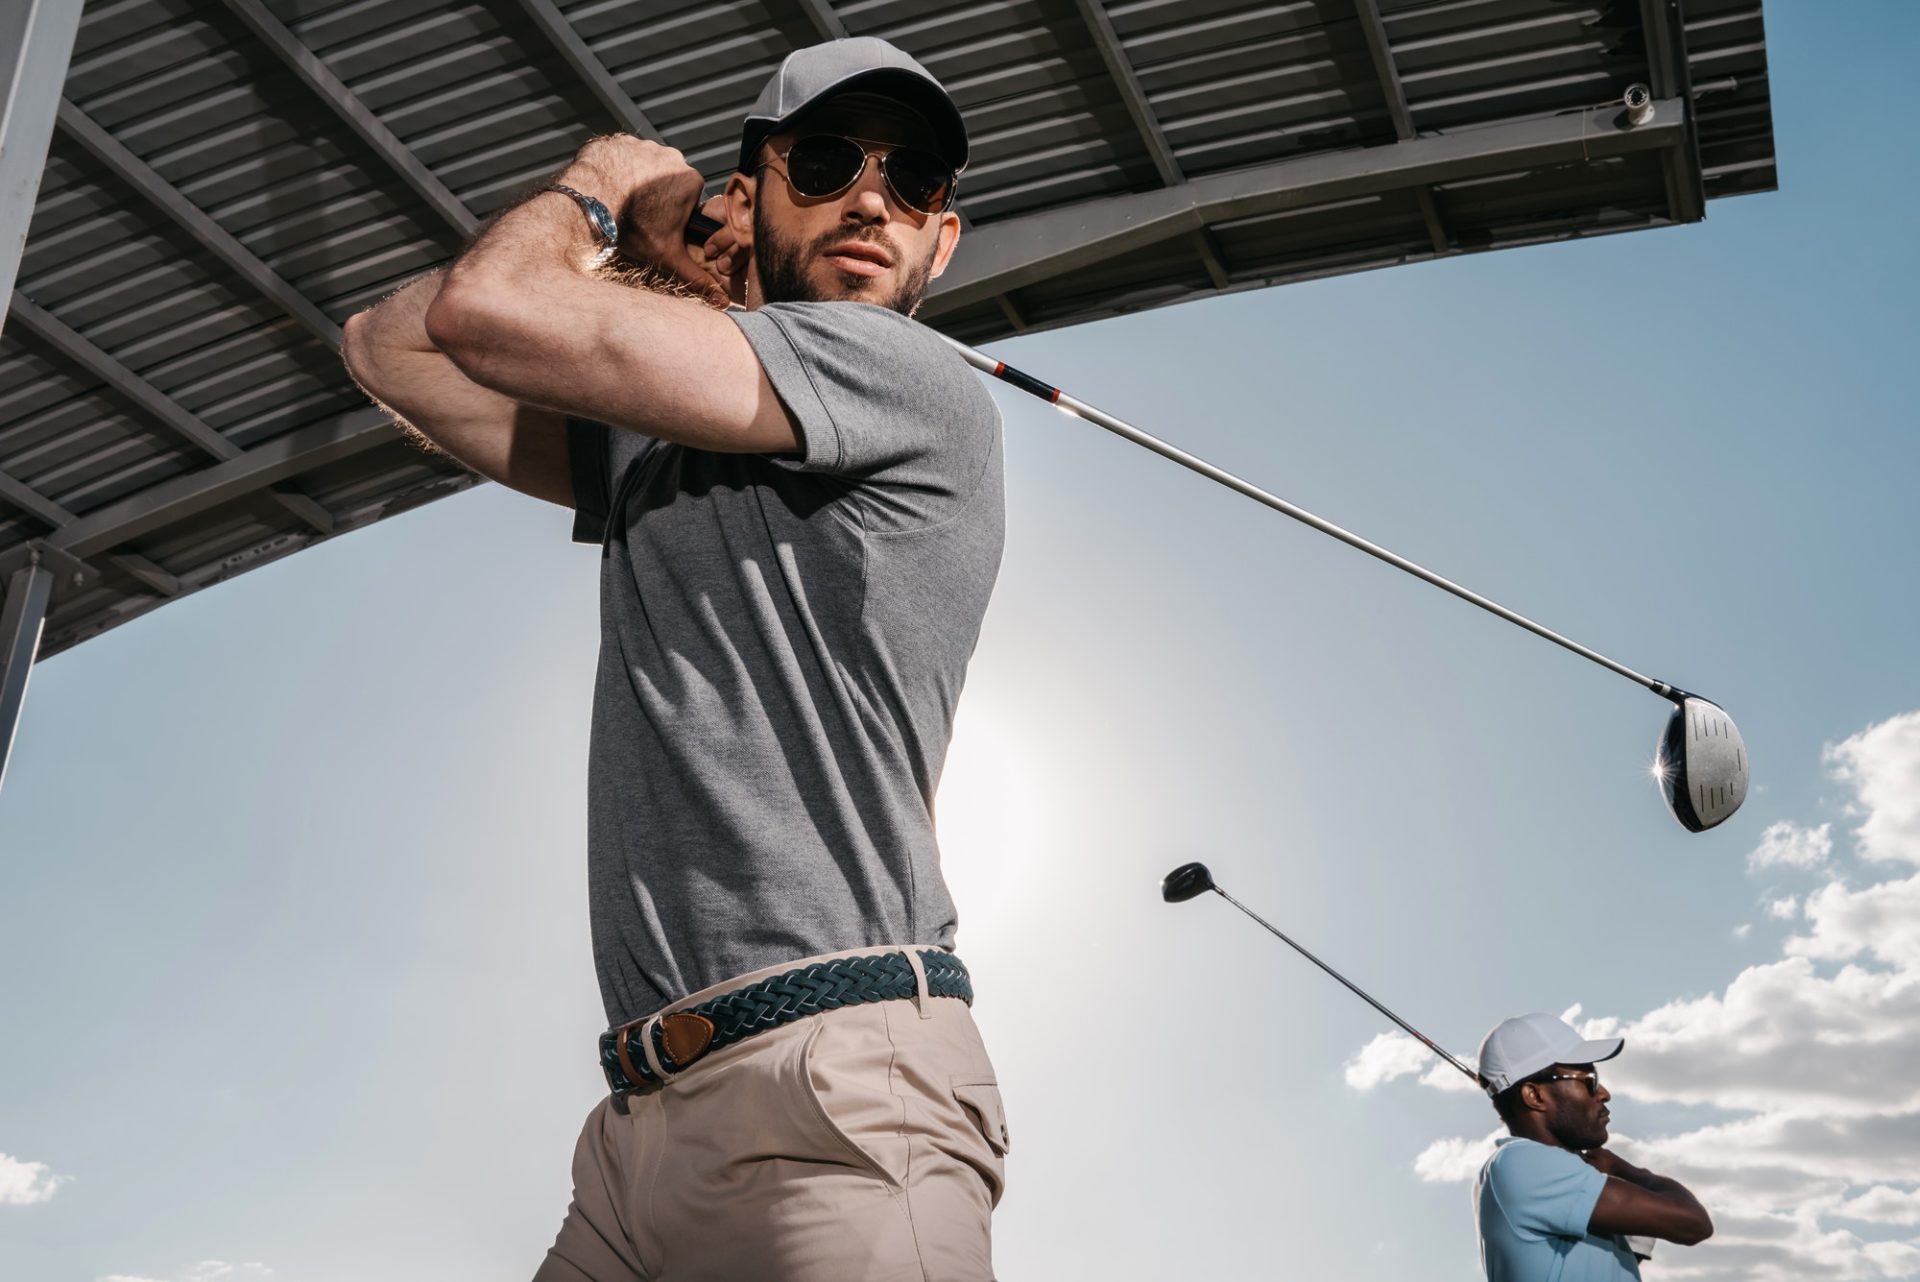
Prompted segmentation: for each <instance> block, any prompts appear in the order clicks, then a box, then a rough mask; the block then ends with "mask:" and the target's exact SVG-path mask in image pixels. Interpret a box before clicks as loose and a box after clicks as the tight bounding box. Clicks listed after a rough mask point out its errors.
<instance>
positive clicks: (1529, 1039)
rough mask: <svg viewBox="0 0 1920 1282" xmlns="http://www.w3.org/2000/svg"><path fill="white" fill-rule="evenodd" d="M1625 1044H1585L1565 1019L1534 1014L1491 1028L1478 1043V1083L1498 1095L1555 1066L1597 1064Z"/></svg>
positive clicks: (1608, 1040)
mask: <svg viewBox="0 0 1920 1282" xmlns="http://www.w3.org/2000/svg"><path fill="white" fill-rule="evenodd" d="M1626 1044H1627V1039H1626V1038H1624V1037H1602V1038H1600V1039H1599V1040H1598V1041H1591V1042H1590V1041H1588V1040H1587V1039H1586V1038H1584V1037H1582V1036H1580V1034H1579V1033H1578V1032H1576V1031H1575V1030H1574V1027H1573V1025H1571V1024H1569V1023H1567V1021H1566V1020H1564V1019H1555V1018H1554V1017H1553V1016H1552V1015H1544V1014H1541V1013H1540V1012H1538V1011H1535V1012H1534V1013H1533V1014H1531V1015H1518V1016H1515V1017H1514V1018H1513V1019H1507V1020H1502V1021H1501V1022H1500V1023H1498V1024H1496V1025H1494V1029H1493V1031H1492V1032H1491V1033H1488V1034H1487V1036H1486V1038H1485V1039H1484V1040H1483V1041H1482V1042H1481V1043H1480V1080H1481V1081H1482V1082H1483V1083H1484V1084H1485V1085H1486V1089H1487V1094H1489V1095H1498V1094H1499V1093H1500V1092H1501V1091H1504V1090H1506V1089H1507V1088H1508V1087H1509V1086H1512V1085H1513V1084H1514V1083H1515V1082H1518V1081H1522V1080H1524V1079H1526V1078H1529V1077H1532V1076H1533V1075H1534V1074H1535V1073H1537V1072H1539V1071H1540V1070H1541V1069H1543V1068H1549V1067H1551V1066H1553V1065H1555V1064H1598V1063H1599V1062H1600V1061H1601V1060H1603V1059H1612V1058H1613V1057H1614V1056H1615V1055H1618V1054H1619V1053H1620V1051H1621V1048H1622V1047H1624V1046H1625V1045H1626Z"/></svg>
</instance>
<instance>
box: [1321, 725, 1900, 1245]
mask: <svg viewBox="0 0 1920 1282" xmlns="http://www.w3.org/2000/svg"><path fill="white" fill-rule="evenodd" d="M1825 760H1826V761H1827V762H1828V764H1829V765H1830V766H1831V767H1832V768H1833V771H1834V773H1835V776H1836V777H1837V778H1839V779H1840V780H1841V781H1842V782H1843V783H1845V784H1846V785H1847V786H1848V787H1849V789H1850V790H1851V804H1850V807H1849V813H1850V814H1851V815H1853V816H1855V817H1856V818H1858V820H1859V826H1858V827H1857V828H1856V829H1854V838H1855V846H1856V848H1857V849H1856V853H1857V854H1858V855H1859V856H1861V857H1863V858H1865V859H1870V860H1876V861H1902V862H1907V863H1913V864H1920V712H1913V713H1907V714H1903V715H1902V716H1898V717H1894V718H1892V719H1891V720H1888V721H1885V722H1882V723H1880V724H1878V725H1875V726H1871V727H1869V728H1868V729H1866V730H1864V731H1862V732H1860V733H1859V734H1857V735H1854V736H1852V737H1850V738H1848V739H1846V740H1845V741H1843V742H1842V743H1839V744H1836V745H1833V746H1831V747H1829V748H1828V749H1827V751H1826V754H1825ZM1832 853H1833V851H1832V836H1831V832H1830V826H1829V825H1827V824H1821V825H1819V826H1818V827H1807V826H1802V825H1797V824H1794V823H1790V822H1782V823H1776V824H1774V825H1773V826H1772V827H1770V828H1768V829H1767V830H1766V832H1765V833H1764V834H1762V837H1761V843H1760V846H1759V848H1758V849H1756V850H1755V851H1754V852H1753V854H1752V855H1751V856H1750V857H1749V861H1748V862H1749V865H1750V867H1752V868H1755V869H1762V868H1768V869H1771V868H1779V867H1789V868H1796V869H1803V870H1805V869H1824V870H1825V876H1826V882H1825V884H1824V885H1821V886H1820V887H1818V888H1816V889H1815V890H1813V891H1812V892H1810V893H1808V894H1806V895H1805V896H1787V897H1784V898H1778V899H1774V900H1772V901H1771V902H1770V903H1768V905H1767V911H1768V913H1769V914H1770V915H1771V916H1772V917H1775V918H1778V919H1780V920H1792V921H1795V922H1796V924H1797V926H1798V928H1799V933H1796V934H1794V935H1793V936H1792V937H1790V938H1789V939H1787V940H1786V941H1785V943H1784V944H1783V946H1782V949H1781V955H1780V956H1779V957H1777V958H1775V959H1773V960H1770V961H1767V962H1764V963H1762V964H1759V965H1755V966H1750V967H1747V968H1746V969H1745V970H1742V971H1740V972H1739V973H1738V974H1737V975H1735V976H1734V977H1733V979H1732V980H1731V981H1730V982H1729V983H1727V984H1726V985H1725V987H1724V988H1722V989H1721V990H1720V991H1718V992H1712V993H1708V994H1707V995H1706V996H1701V997H1688V998H1681V999H1676V1000H1674V1001H1671V1002H1668V1003H1666V1004H1665V1005H1663V1006H1660V1007H1657V1008H1656V1009H1654V1010H1651V1011H1649V1012H1647V1013H1646V1014H1644V1015H1642V1016H1640V1017H1639V1018H1638V1019H1624V1018H1617V1017H1609V1018H1598V1019H1589V1020H1585V1021H1580V1020H1579V1013H1580V1012H1579V1008H1578V1007H1575V1008H1573V1009H1572V1010H1570V1011H1569V1012H1568V1013H1567V1015H1566V1016H1565V1018H1567V1019H1568V1021H1569V1022H1571V1023H1575V1024H1576V1026H1577V1027H1579V1028H1580V1030H1581V1032H1582V1033H1583V1034H1584V1035H1585V1036H1588V1037H1604V1036H1624V1037H1625V1038H1626V1039H1627V1053H1626V1054H1625V1055H1623V1056H1621V1057H1620V1058H1619V1059H1618V1060H1615V1061H1613V1062H1612V1063H1610V1064H1609V1065H1608V1066H1607V1071H1606V1073H1605V1079H1606V1082H1607V1085H1608V1087H1609V1088H1610V1089H1611V1090H1612V1091H1613V1092H1614V1093H1615V1094H1616V1095H1617V1096H1619V1097H1620V1098H1621V1099H1622V1100H1623V1101H1640V1102H1652V1101H1660V1102H1669V1103H1676V1104H1685V1105H1704V1106H1710V1107H1713V1108H1716V1109H1718V1110H1721V1111H1722V1117H1723V1119H1724V1120H1717V1121H1714V1122H1711V1123H1708V1124H1700V1125H1695V1126H1693V1127H1692V1128H1691V1129H1685V1130H1681V1131H1679V1132H1677V1133H1675V1134H1671V1135H1662V1136H1653V1137H1650V1138H1647V1139H1644V1140H1640V1141H1630V1140H1627V1139H1625V1138H1624V1137H1618V1136H1616V1138H1615V1141H1614V1146H1615V1147H1618V1148H1620V1149H1621V1150H1622V1151H1623V1155H1624V1156H1626V1157H1627V1158H1628V1160H1629V1161H1633V1162H1636V1163H1639V1164H1641V1165H1644V1166H1648V1167H1650V1168H1652V1169H1654V1170H1657V1171H1661V1172H1663V1173H1666V1174H1670V1175H1672V1176H1674V1177H1675V1178H1677V1179H1679V1180H1681V1181H1682V1182H1683V1183H1685V1184H1686V1185H1687V1186H1688V1187H1689V1188H1691V1189H1692V1190H1693V1191H1694V1192H1695V1193H1696V1194H1698V1195H1699V1196H1700V1198H1701V1200H1702V1201H1703V1202H1705V1203H1706V1205H1707V1207H1708V1209H1709V1210H1710V1211H1712V1212H1713V1216H1714V1224H1715V1233H1714V1236H1713V1238H1712V1239H1711V1240H1710V1241H1708V1242H1706V1243H1704V1244H1703V1245H1701V1246H1699V1247H1695V1248H1680V1247H1674V1246H1664V1247H1662V1249H1661V1251H1660V1252H1659V1253H1658V1254H1657V1255H1656V1256H1655V1261H1654V1265H1653V1266H1651V1268H1653V1269H1657V1270H1658V1274H1659V1276H1660V1277H1662V1278H1668V1279H1676V1280H1678V1279H1686V1280H1688V1282H1871V1280H1874V1279H1890V1278H1912V1277H1920V1237H1917V1236H1913V1235H1912V1234H1911V1229H1912V1228H1913V1227H1915V1226H1920V1072H1916V1071H1915V1065H1920V874H1916V875H1914V876H1912V877H1907V878H1897V879H1893V880H1887V881H1882V882H1878V883H1874V884H1869V885H1864V886H1858V887H1856V886H1853V885H1849V884H1848V882H1847V880H1846V876H1845V873H1844V872H1843V871H1842V870H1839V869H1836V868H1834V867H1833V865H1832V863H1831V862H1830V856H1831V855H1832ZM1736 933H1738V932H1736ZM1383 1040H1384V1039H1381V1038H1376V1039H1375V1040H1374V1043H1370V1044H1369V1046H1368V1047H1367V1048H1363V1053H1362V1055H1356V1056H1355V1058H1354V1060H1353V1061H1352V1062H1351V1063H1350V1065H1349V1076H1348V1080H1349V1082H1350V1083H1354V1084H1356V1085H1358V1084H1359V1082H1357V1081H1356V1080H1355V1079H1356V1077H1360V1078H1363V1079H1365V1080H1366V1081H1367V1084H1369V1085H1378V1084H1379V1083H1381V1082H1385V1081H1389V1080H1392V1079H1393V1078H1395V1077H1401V1076H1414V1075H1416V1074H1417V1073H1418V1064H1417V1061H1415V1060H1413V1059H1411V1058H1410V1057H1409V1056H1408V1054H1407V1052H1406V1051H1405V1049H1404V1048H1394V1047H1386V1046H1378V1045H1377V1044H1379V1043H1381V1042H1382V1041H1383ZM1402 1040H1403V1041H1405V1040H1406V1039H1402ZM1408 1045H1416V1044H1414V1043H1412V1042H1410V1041H1409V1042H1408ZM1366 1050H1372V1051H1373V1054H1372V1055H1371V1056H1367V1055H1366V1054H1365V1051H1366ZM1363 1060H1364V1062H1365V1067H1366V1068H1367V1070H1368V1071H1367V1072H1357V1071H1356V1069H1357V1068H1358V1067H1359V1066H1361V1065H1362V1062H1363ZM1453 1076H1456V1077H1457V1076H1458V1075H1457V1074H1453ZM1421 1080H1422V1081H1425V1082H1429V1083H1431V1084H1435V1085H1438V1084H1440V1083H1439V1081H1438V1079H1435V1078H1434V1077H1433V1075H1432V1073H1431V1072H1428V1073H1426V1074H1424V1075H1422V1076H1421ZM1615 1111H1616V1112H1619V1111H1620V1110H1619V1108H1618V1106H1616V1109H1615ZM1489 1151H1491V1137H1487V1138H1484V1139H1472V1138H1465V1137H1456V1138H1448V1139H1442V1140H1438V1141H1436V1142H1434V1143H1432V1144H1430V1145H1428V1146H1427V1147H1426V1149H1425V1150H1423V1151H1422V1152H1421V1153H1420V1154H1419V1155H1418V1156H1417V1157H1415V1158H1414V1173H1415V1174H1416V1175H1417V1176H1418V1177H1419V1178H1420V1179H1422V1180H1427V1181H1449V1180H1451V1181H1467V1180H1471V1179H1472V1178H1473V1176H1474V1175H1475V1174H1476V1173H1477V1172H1478V1170H1479V1166H1480V1163H1481V1162H1482V1161H1484V1160H1485V1156H1486V1154H1487V1153H1488V1152H1489ZM1848 1225H1852V1226H1854V1227H1848ZM1863 1225H1866V1226H1874V1227H1873V1228H1872V1229H1871V1230H1870V1231H1869V1232H1867V1233H1866V1234H1864V1235H1863V1234H1862V1233H1860V1232H1856V1231H1855V1228H1858V1227H1860V1226H1863ZM1889 1229H1892V1230H1901V1229H1905V1230H1908V1233H1907V1234H1906V1235H1902V1234H1900V1233H1899V1232H1897V1231H1896V1232H1893V1233H1889V1231H1888V1230H1889Z"/></svg>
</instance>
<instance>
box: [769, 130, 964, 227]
mask: <svg viewBox="0 0 1920 1282" xmlns="http://www.w3.org/2000/svg"><path fill="white" fill-rule="evenodd" d="M869 156H877V157H879V159H880V177H881V178H882V179H883V180H885V182H886V184H887V190H888V191H890V192H892V193H893V198H894V199H895V200H897V201H899V202H900V203H901V204H902V205H904V206H906V207H907V208H908V209H911V210H913V211H915V212H916V213H922V214H941V213H945V212H946V211H947V210H948V209H950V208H951V207H952V206H953V197H954V193H955V191H956V190H957V189H958V188H959V185H960V178H959V175H957V174H955V173H954V172H953V166H951V165H949V164H948V163H947V162H946V161H945V160H944V159H942V158H941V157H940V156H937V155H935V154H934V153H933V152H931V151H926V150H923V149H922V148H919V147H895V146H893V145H892V144H891V143H884V142H876V141H874V140H873V139H871V138H847V137H843V136H841V135H839V134H809V135H807V136H806V137H805V138H801V139H798V140H796V141H795V142H794V143H793V145H792V146H790V147H788V148H787V149H786V151H785V152H776V153H775V159H777V160H780V161H783V162H785V164H786V167H787V168H786V176H787V183H788V185H790V186H791V187H792V188H793V190H794V191H795V192H796V193H798V194H799V195H802V196H806V197H808V198H810V199H815V200H818V199H824V198H825V197H828V196H838V195H839V194H840V193H841V192H843V191H845V190H846V189H847V188H849V187H851V186H853V184H854V183H856V182H858V181H860V175H861V174H863V173H865V172H866V169H867V157H869ZM769 163H771V162H769V161H762V162H761V167H762V168H765V167H766V165H767V164H769Z"/></svg>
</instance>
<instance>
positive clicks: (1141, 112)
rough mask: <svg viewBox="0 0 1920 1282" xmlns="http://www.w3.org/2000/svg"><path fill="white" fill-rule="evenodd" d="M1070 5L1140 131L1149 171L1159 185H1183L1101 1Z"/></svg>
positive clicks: (1076, 0) (1080, 0)
mask: <svg viewBox="0 0 1920 1282" xmlns="http://www.w3.org/2000/svg"><path fill="white" fill-rule="evenodd" d="M1073 2H1074V4H1075V5H1076V6H1077V7H1078V8H1079V10H1080V20H1081V21H1082V22H1084V23H1086V24H1087V32H1088V34H1090V35H1091V36H1092V37H1093V47H1094V48H1095V49H1097V50H1099V51H1100V60H1101V61H1102V62H1104V63H1106V64H1107V75H1108V76H1110V77H1112V79H1113V85H1114V88H1115V89H1116V90H1118V91H1119V94H1120V101H1121V102H1123V103H1125V104H1126V107H1127V114H1128V115H1130V116H1132V117H1133V127H1134V128H1135V129H1137V130H1139V131H1140V140H1141V141H1142V142H1143V143H1145V144H1146V148H1147V155H1148V156H1149V157H1151V158H1152V160H1153V167H1154V168H1155V169H1157V170H1159V172H1160V181H1161V183H1162V184H1164V185H1165V186H1168V187H1176V186H1178V185H1179V184H1181V183H1183V182H1185V181H1186V175H1185V174H1183V173H1181V172H1180V162H1179V160H1178V159H1177V158H1175V156H1174V154H1173V147H1172V145H1171V144H1170V143H1168V142H1167V135H1166V132H1165V131H1164V130H1162V129H1161V128H1160V120H1159V117H1157V116H1155V115H1154V114H1153V104H1152V103H1150V102H1148V101H1147V93H1146V90H1144V89H1142V88H1141V87H1140V77H1139V75H1138V74H1136V73H1135V72H1134V69H1133V63H1132V61H1131V60H1129V59H1128V57H1127V50H1126V46H1125V45H1123V44H1121V43H1120V34H1119V33H1118V32H1117V31H1115V30H1114V29H1113V19H1112V18H1109V17H1108V16H1107V10H1106V6H1105V5H1104V4H1102V3H1101V0H1073Z"/></svg>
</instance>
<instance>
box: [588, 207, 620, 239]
mask: <svg viewBox="0 0 1920 1282" xmlns="http://www.w3.org/2000/svg"><path fill="white" fill-rule="evenodd" d="M587 217H589V218H591V219H592V220H593V226H594V230H596V231H598V232H599V233H600V239H601V240H604V241H606V242H607V244H609V245H611V244H613V243H614V242H615V241H616V240H618V239H620V229H619V228H618V227H617V226H615V225H614V221H613V215H612V214H610V213H608V212H607V207H606V206H605V205H603V204H601V203H600V202H599V201H597V200H595V199H594V198H593V197H592V196H589V197H587Z"/></svg>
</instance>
